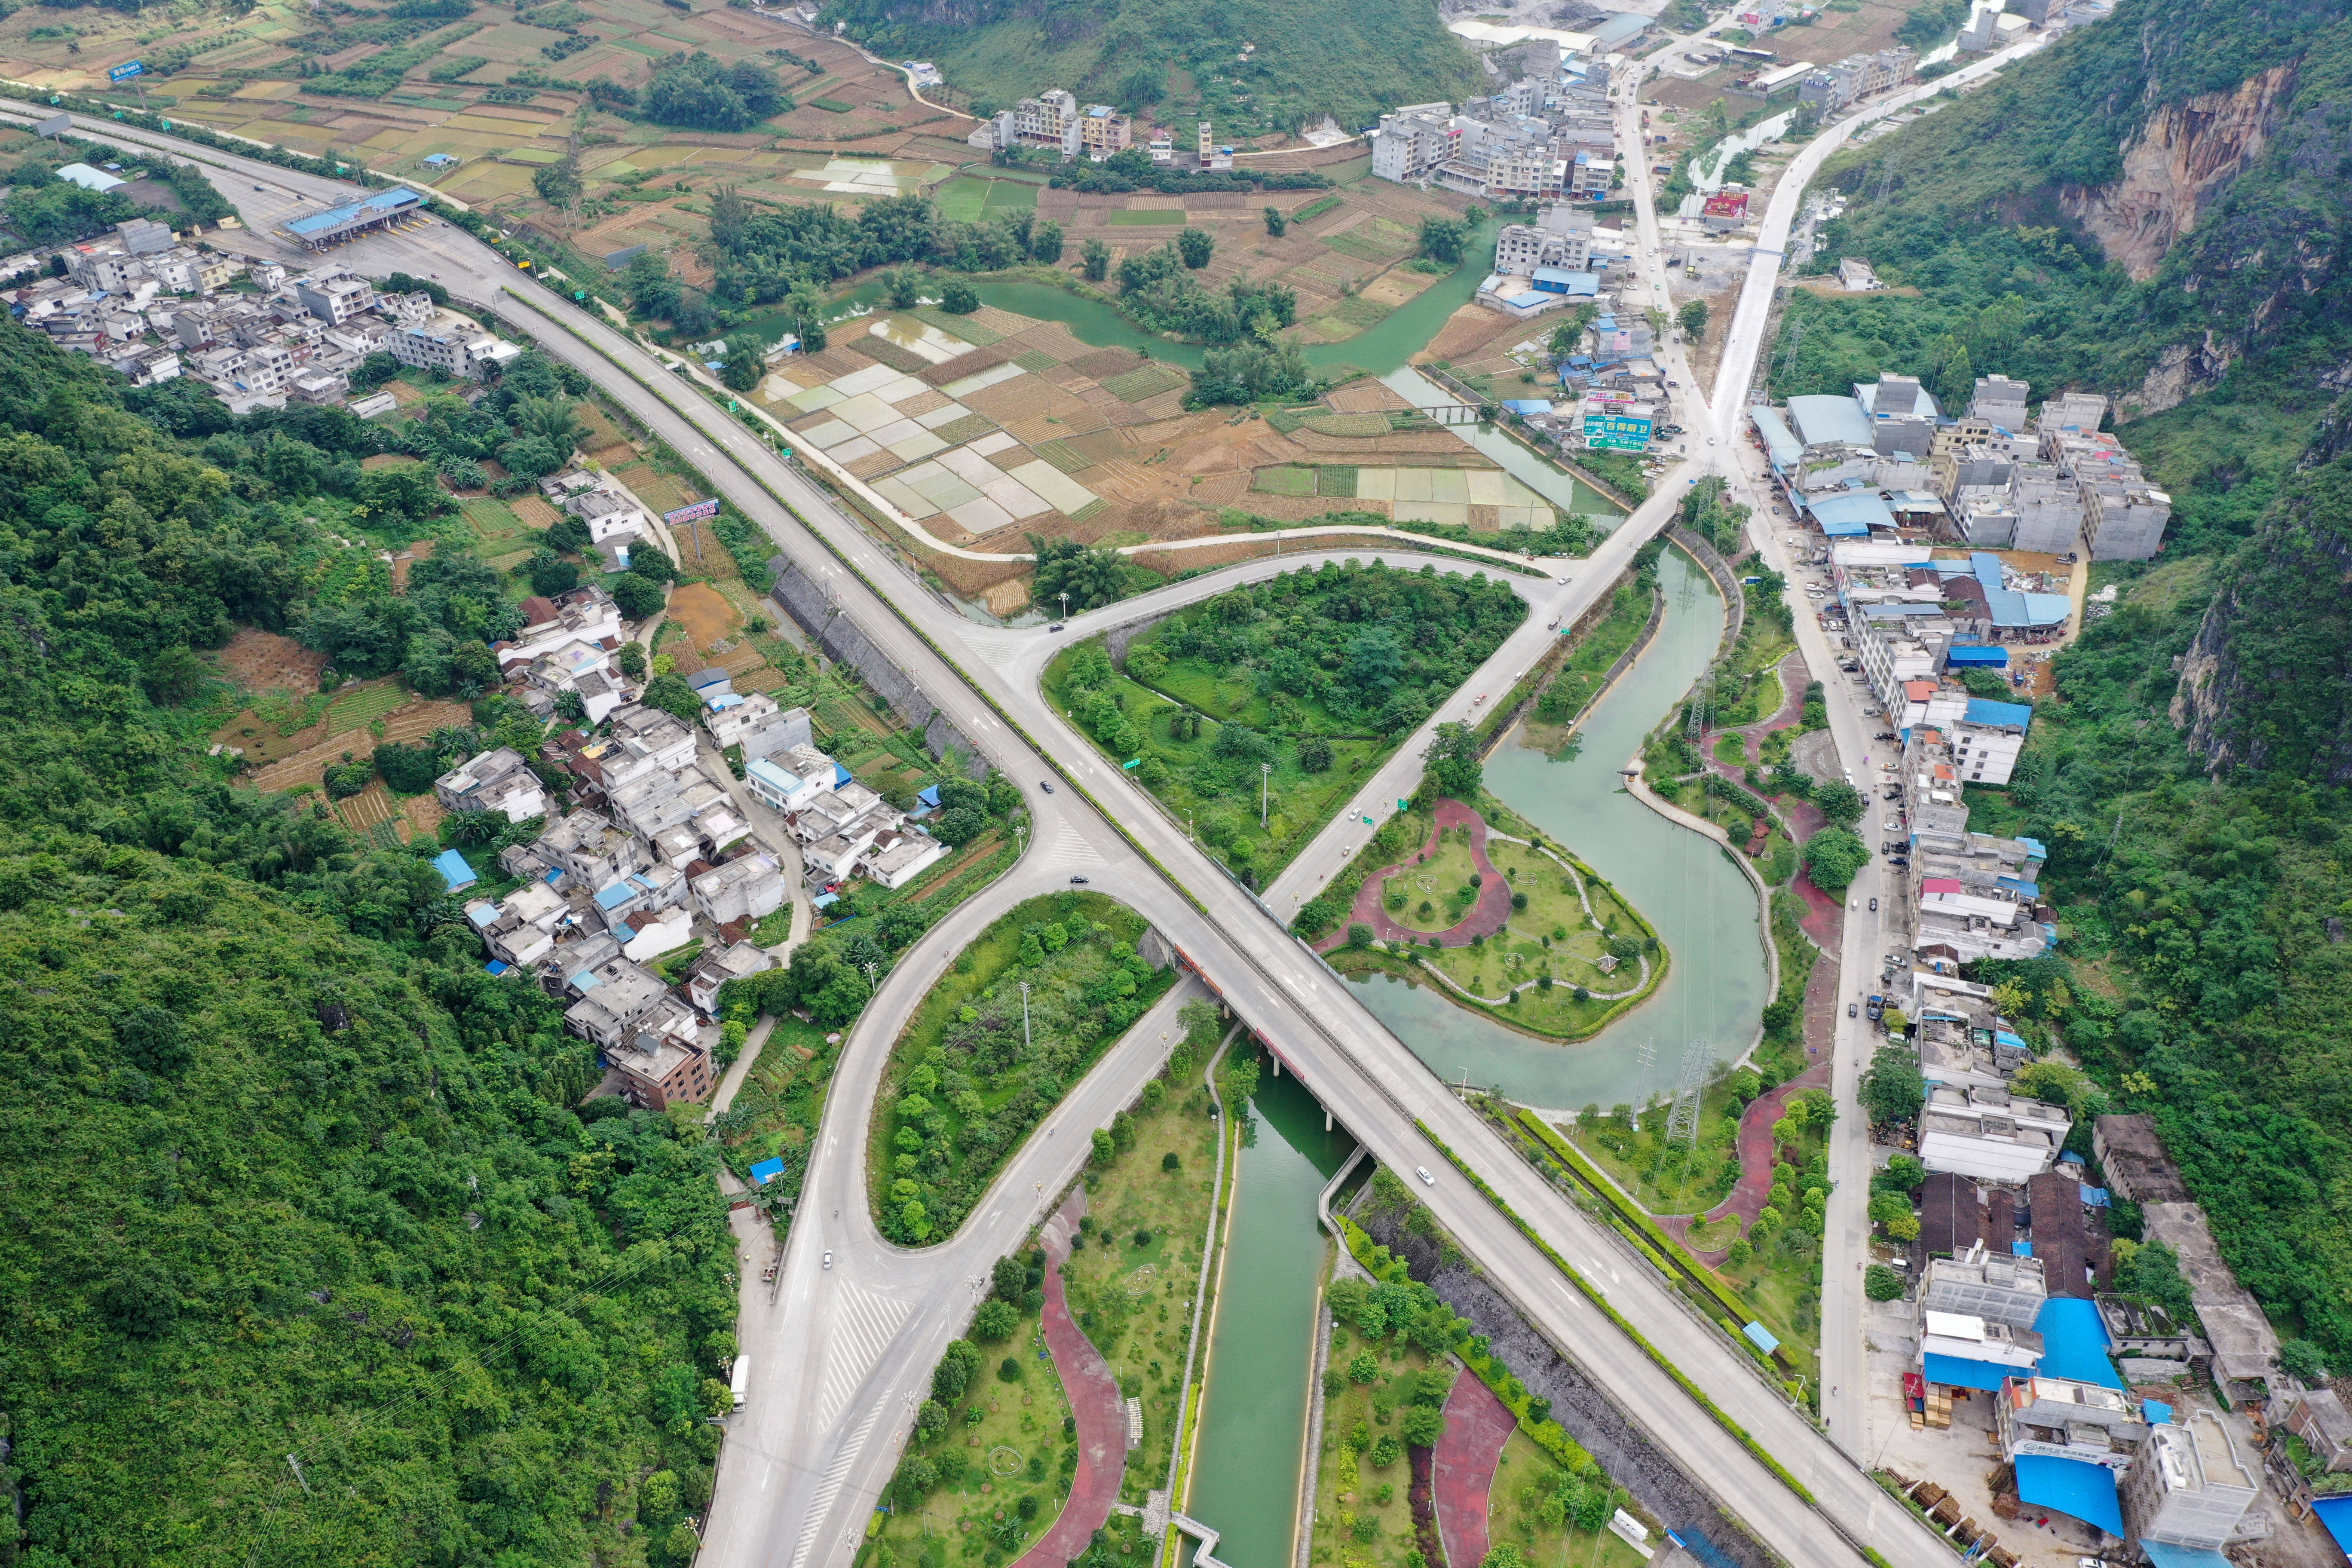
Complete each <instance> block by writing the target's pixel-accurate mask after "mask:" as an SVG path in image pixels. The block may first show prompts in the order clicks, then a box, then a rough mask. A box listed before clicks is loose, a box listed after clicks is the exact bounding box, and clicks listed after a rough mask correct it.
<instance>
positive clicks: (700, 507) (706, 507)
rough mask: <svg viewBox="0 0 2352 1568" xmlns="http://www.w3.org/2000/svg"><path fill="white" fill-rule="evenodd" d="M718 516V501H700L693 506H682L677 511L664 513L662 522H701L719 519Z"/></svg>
mask: <svg viewBox="0 0 2352 1568" xmlns="http://www.w3.org/2000/svg"><path fill="white" fill-rule="evenodd" d="M718 515H719V503H718V502H717V501H715V500H698V501H696V502H695V503H694V504H693V505H692V506H682V507H680V508H678V509H677V510H676V511H666V512H664V513H662V521H664V522H668V523H678V522H699V521H701V520H702V519H704V518H706V517H717V516H718Z"/></svg>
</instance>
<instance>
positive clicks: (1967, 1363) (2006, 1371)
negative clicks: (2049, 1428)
mask: <svg viewBox="0 0 2352 1568" xmlns="http://www.w3.org/2000/svg"><path fill="white" fill-rule="evenodd" d="M1926 1363H1927V1364H1926V1366H1925V1368H1924V1374H1925V1376H1926V1377H1927V1381H1928V1382H1929V1383H1940V1384H1946V1385H1947V1386H1948V1387H1952V1388H1974V1389H1980V1390H1982V1391H1983V1392H1984V1393H1987V1394H1999V1393H2000V1388H2001V1384H2004V1383H2007V1382H2008V1381H2009V1380H2010V1379H2011V1378H2012V1377H2024V1376H2026V1375H2028V1374H2027V1373H2025V1372H2023V1371H2022V1370H2021V1369H2020V1368H2017V1367H2013V1366H2002V1365H2000V1363H1996V1362H1989V1361H1972V1360H1970V1359H1969V1357H1967V1356H1958V1355H1935V1354H1932V1353H1931V1354H1929V1355H1928V1356H1927V1358H1926Z"/></svg>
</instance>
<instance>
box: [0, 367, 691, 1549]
mask: <svg viewBox="0 0 2352 1568" xmlns="http://www.w3.org/2000/svg"><path fill="white" fill-rule="evenodd" d="M175 385H177V384H167V386H166V387H165V388H158V389H154V391H153V392H152V393H151V392H133V391H130V390H128V389H126V388H125V386H124V384H123V383H122V382H121V380H120V379H119V378H117V377H115V376H114V375H112V374H110V373H108V372H106V371H105V370H103V369H100V367H98V366H96V365H95V364H93V363H91V362H89V361H88V360H85V359H82V358H79V357H78V356H74V355H69V354H64V353H58V351H56V350H54V349H53V348H51V347H50V346H49V345H48V344H47V342H42V341H40V340H39V338H38V337H37V334H33V333H30V332H27V331H24V330H23V329H21V328H19V327H16V326H14V325H8V324H0V470H5V474H6V478H7V482H6V483H5V485H0V562H5V574H0V663H5V668H6V670H7V672H8V677H9V679H8V688H9V693H10V698H9V701H8V702H7V704H6V705H5V711H0V955H5V956H0V964H5V973H7V974H8V975H9V976H10V977H11V978H12V980H14V981H15V983H16V984H15V986H14V989H13V991H12V994H11V999H10V1004H9V1006H8V1007H7V1009H6V1010H5V1014H0V1052H5V1060H6V1065H7V1069H8V1075H9V1079H10V1081H11V1084H12V1086H13V1088H14V1089H15V1092H14V1093H12V1094H11V1095H10V1096H9V1097H8V1101H7V1104H6V1106H5V1109H0V1160H4V1161H5V1165H6V1168H7V1171H8V1173H9V1179H8V1184H7V1188H6V1197H5V1209H0V1222H5V1226H6V1230H7V1234H8V1236H9V1238H10V1245H9V1247H7V1248H6V1249H5V1261H0V1312H5V1316H6V1320H7V1321H8V1322H9V1323H10V1325H11V1331H10V1332H9V1333H8V1335H7V1336H6V1349H5V1352H0V1410H5V1411H6V1413H7V1417H6V1418H7V1421H8V1428H9V1436H10V1439H11V1442H12V1444H13V1451H12V1453H11V1455H10V1458H9V1465H10V1471H9V1476H10V1479H11V1481H12V1483H13V1484H14V1486H15V1487H16V1488H17V1489H19V1492H20V1498H21V1508H22V1521H21V1526H19V1524H18V1522H17V1521H16V1518H15V1517H14V1516H12V1515H5V1514H0V1520H5V1525H0V1556H5V1558H6V1560H9V1561H16V1562H22V1563H39V1564H47V1565H49V1568H57V1565H59V1564H63V1563H90V1564H99V1563H125V1564H128V1563H158V1562H172V1563H188V1564H219V1565H221V1568H241V1565H243V1564H247V1563H292V1564H307V1563H319V1564H343V1563H362V1562H378V1563H433V1562H446V1563H465V1562H475V1563H491V1562H493V1561H499V1560H504V1561H509V1562H545V1563H579V1564H585V1563H589V1562H591V1561H595V1560H603V1561H608V1562H618V1561H622V1560H624V1558H626V1559H627V1560H630V1561H635V1560H638V1559H639V1558H640V1557H641V1558H642V1559H643V1560H644V1561H646V1562H647V1563H652V1564H656V1568H663V1565H667V1564H670V1563H683V1562H685V1561H686V1560H687V1559H688V1557H690V1555H691V1554H692V1552H693V1549H694V1541H693V1532H692V1531H691V1530H690V1529H688V1528H687V1527H686V1526H685V1523H684V1521H685V1516H686V1515H687V1514H688V1513H689V1512H692V1511H698V1510H699V1509H700V1507H701V1506H702V1504H703V1502H704V1500H706V1499H707V1497H708V1493H709V1485H710V1463H711V1460H712V1458H713V1457H714V1455H715V1453H716V1442H715V1438H716V1436H717V1433H716V1430H715V1428H712V1427H710V1426H705V1425H703V1417H704V1416H705V1415H708V1414H709V1413H710V1412H711V1411H712V1410H713V1409H714V1408H716V1407H717V1405H718V1402H719V1401H720V1400H721V1399H723V1397H724V1394H725V1389H724V1385H723V1384H721V1383H720V1382H719V1379H720V1378H722V1377H723V1375H724V1368H725V1366H726V1363H727V1360H728V1358H729V1357H730V1356H731V1354H732V1353H733V1339H732V1332H731V1323H732V1319H733V1312H734V1300H733V1287H732V1284H731V1273H732V1268H733V1258H732V1252H733V1248H732V1246H731V1244H730V1238H729V1237H728V1233H727V1228H726V1223H725V1215H724V1212H723V1208H722V1205H721V1200H720V1199H719V1195H718V1194H717V1191H716V1188H715V1187H714V1185H713V1184H712V1182H711V1180H710V1171H711V1168H712V1159H713V1155H712V1153H711V1152H709V1150H708V1149H707V1148H706V1147H705V1146H704V1145H703V1143H702V1142H701V1134H700V1131H699V1129H698V1126H697V1125H696V1123H695V1122H694V1121H692V1120H691V1119H690V1118H689V1117H687V1116H683V1115H681V1116H680V1117H678V1118H677V1119H671V1118H667V1117H657V1116H649V1115H644V1114H632V1113H630V1112H629V1111H628V1110H627V1109H626V1107H625V1106H624V1105H622V1104H621V1103H620V1102H619V1101H617V1100H599V1101H594V1102H592V1103H591V1104H590V1105H589V1106H588V1107H587V1108H585V1109H584V1110H580V1111H577V1112H575V1111H574V1110H572V1109H571V1108H572V1106H573V1105H574V1104H575V1103H576V1102H577V1101H578V1100H579V1099H580V1097H581V1096H583V1094H586V1093H587V1092H588V1091H589V1090H590V1089H593V1086H594V1084H595V1082H596V1069H595V1068H594V1065H593V1057H592V1055H591V1053H590V1052H589V1050H588V1049H587V1047H585V1046H584V1045H583V1043H582V1042H580V1041H578V1040H575V1039H572V1038H571V1037H568V1036H566V1035H565V1034H564V1033H563V1032H562V1020H561V1016H560V1015H559V1013H558V1012H557V1010H556V1008H555V1006H554V1005H552V1004H551V1003H550V1002H547V1001H545V1000H543V999H541V997H540V996H539V995H538V994H537V993H536V992H535V991H534V990H531V989H530V988H527V987H520V986H513V985H506V984H499V983H498V982H495V981H492V980H491V979H490V978H489V977H488V975H487V974H485V973H483V971H482V968H481V951H480V947H479V944H478V942H477V941H476V940H475V938H474V937H473V936H472V934H471V933H470V931H467V929H466V926H465V923H464V921H463V918H462V915H461V914H460V912H459V910H457V905H456V901H455V900H452V899H451V898H450V897H449V896H448V893H447V890H446V887H445V885H444V884H443V882H442V880H441V879H440V877H439V876H438V875H437V874H436V872H435V871H434V870H433V869H432V868H431V866H430V865H429V863H428V862H427V860H426V859H425V855H428V854H430V853H431V852H432V851H433V850H435V849H436V848H437V847H438V846H437V845H434V844H431V843H430V842H427V843H425V844H424V845H421V846H419V847H418V849H419V850H421V851H422V852H423V853H419V852H417V851H416V850H412V849H409V848H397V849H391V848H383V847H371V846H369V845H366V844H362V843H360V842H355V841H354V840H353V839H352V838H351V837H349V836H347V835H346V834H345V833H344V832H343V831H342V829H341V827H340V826H338V825H337V824H336V822H335V821H334V819H333V818H332V817H331V816H329V815H328V814H327V812H326V811H325V809H324V808H323V807H321V806H318V805H312V804H310V802H309V801H307V800H296V801H294V802H291V803H289V802H288V801H287V800H286V799H285V798H284V797H278V798H274V799H273V798H266V797H263V796H260V795H256V794H254V793H253V792H251V791H248V790H241V789H237V788H236V787H233V786H232V785H231V784H230V783H229V782H228V781H227V778H226V768H227V766H228V764H227V763H226V762H223V761H220V760H215V759H211V758H208V757H206V756H205V754H204V746H203V742H204V740H205V735H206V732H207V731H208V730H209V728H210V727H211V726H212V725H213V724H215V723H217V722H218V721H219V719H220V718H221V717H222V716H223V715H224V712H225V710H229V711H233V709H230V708H229V707H228V703H229V702H230V701H233V700H235V699H234V698H229V697H228V696H227V694H226V693H221V692H219V688H218V683H217V682H216V681H215V678H214V677H213V676H212V674H211V672H210V668H209V667H208V666H207V665H206V664H205V662H204V660H203V659H202V658H200V657H198V656H199V653H200V652H201V651H202V650H205V649H210V648H214V647H218V646H220V645H221V644H222V643H223V642H225V641H226V639H227V638H228V637H229V636H230V634H231V632H232V631H233V629H234V628H235V627H236V626H237V625H240V624H243V625H252V626H262V627H265V628H268V629H272V630H279V631H283V630H289V629H299V628H301V627H302V626H303V625H304V624H305V621H306V618H307V617H310V616H312V615H313V614H314V613H317V612H318V610H319V607H320V606H321V605H326V604H331V603H334V602H337V601H351V600H358V601H362V602H365V601H369V600H370V599H371V596H372V595H383V596H388V595H386V594H385V590H384V588H383V585H382V584H381V583H380V582H379V581H378V579H377V578H376V576H375V575H374V574H375V571H376V568H377V567H378V565H379V563H377V562H376V561H375V559H374V555H373V550H374V545H373V543H372V542H369V543H362V544H359V545H345V544H343V543H341V542H338V541H337V540H336V539H335V538H334V537H332V535H331V533H330V529H332V530H334V531H337V532H341V533H342V534H343V535H344V537H346V538H358V539H362V540H365V539H367V537H368V535H367V528H368V525H369V524H370V523H371V522H372V521H376V519H375V518H374V517H373V515H372V514H370V513H368V512H366V511H363V510H362V505H363V504H364V503H360V502H356V501H354V500H352V499H351V498H349V497H347V496H345V495H341V494H338V493H335V492H334V491H332V490H328V489H321V488H320V486H321V484H322V483H324V482H327V480H328V479H332V476H336V475H341V474H345V473H348V474H351V475H356V474H357V473H358V468H357V464H356V461H354V460H352V458H350V457H349V456H348V454H349V453H350V452H352V451H355V450H358V449H359V448H358V447H355V446H352V444H351V443H354V442H356V441H357V440H358V439H359V437H358V432H364V431H366V430H367V429H368V427H367V426H363V425H361V424H360V422H358V421H356V420H352V419H350V417H349V416H347V415H344V414H342V413H341V411H339V410H331V409H316V408H308V409H299V410H297V409H289V410H287V411H286V412H285V413H284V414H278V415H265V416H254V417H252V418H247V419H234V418H231V417H230V416H227V414H226V411H225V410H223V409H222V408H221V406H220V405H219V404H218V403H217V402H216V401H215V400H213V399H211V398H210V397H202V398H184V397H182V396H181V395H178V394H176V393H173V392H172V391H171V390H170V388H171V387H172V386H175ZM192 423H194V424H196V425H197V426H198V429H197V430H196V431H191V430H190V429H189V426H190V425H191V424H192ZM316 443H324V445H320V444H316ZM370 449H371V450H372V449H373V448H370ZM345 464H348V465H349V467H348V469H346V468H344V465H345ZM371 472H373V471H371ZM322 476H325V477H326V478H322ZM332 482H334V483H338V484H340V483H341V479H332ZM352 483H353V484H354V485H355V486H356V485H357V484H358V483H359V480H357V479H353V480H352ZM362 493H363V492H362ZM312 519H318V520H320V521H315V522H314V521H311V520H312ZM394 521H397V520H394ZM420 597H423V596H420ZM441 613H442V612H441V611H435V612H433V614H434V615H436V616H437V615H439V614H441ZM475 636H476V639H477V646H478V636H479V634H478V633H477V634H475ZM216 694H218V695H220V696H221V697H222V698H223V699H224V700H221V701H215V695H216ZM289 1451H290V1452H292V1453H293V1454H294V1455H295V1457H296V1460H297V1463H298V1464H299V1467H300V1468H301V1472H302V1475H301V1479H299V1480H298V1479H297V1478H296V1476H295V1474H294V1471H293V1468H291V1467H289V1464H288V1463H287V1459H286V1456H287V1454H288V1453H289ZM305 1483H307V1489H306V1485H305Z"/></svg>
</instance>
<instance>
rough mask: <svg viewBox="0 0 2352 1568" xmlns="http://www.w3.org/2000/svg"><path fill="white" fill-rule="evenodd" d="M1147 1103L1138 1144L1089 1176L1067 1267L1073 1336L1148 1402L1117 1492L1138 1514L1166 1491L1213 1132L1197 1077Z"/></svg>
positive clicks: (1134, 1127) (1208, 1194) (1131, 1393)
mask: <svg viewBox="0 0 2352 1568" xmlns="http://www.w3.org/2000/svg"><path fill="white" fill-rule="evenodd" d="M1155 1087H1157V1086H1156V1085H1155ZM1154 1098H1158V1099H1159V1103H1158V1104H1156V1105H1145V1106H1143V1108H1141V1109H1139V1110H1136V1111H1134V1112H1133V1113H1132V1114H1131V1120H1130V1121H1129V1131H1130V1133H1131V1135H1132V1137H1133V1140H1134V1142H1133V1145H1132V1146H1131V1147H1130V1148H1129V1149H1128V1151H1127V1152H1124V1153H1122V1154H1120V1155H1119V1156H1118V1159H1116V1160H1114V1161H1113V1162H1112V1163H1110V1165H1109V1166H1108V1167H1107V1168H1105V1169H1103V1170H1099V1171H1096V1172H1094V1173H1090V1174H1088V1176H1087V1218H1086V1221H1085V1234H1084V1235H1083V1237H1081V1238H1080V1239H1081V1241H1082V1242H1083V1246H1082V1247H1080V1248H1079V1249H1078V1250H1077V1251H1076V1252H1075V1253H1073V1254H1072V1256H1071V1258H1070V1261H1069V1263H1068V1265H1067V1266H1066V1268H1064V1269H1063V1279H1065V1280H1066V1282H1067V1285H1068V1289H1069V1297H1070V1310H1072V1311H1073V1312H1075V1313H1076V1315H1077V1320H1078V1326H1079V1327H1080V1328H1082V1329H1084V1330H1085V1331H1086V1332H1087V1338H1088V1339H1090V1340H1092V1341H1093V1342H1094V1343H1095V1348H1096V1349H1097V1350H1098V1351H1100V1352H1102V1353H1103V1357H1104V1359H1105V1360H1106V1361H1108V1362H1109V1363H1110V1369H1111V1373H1112V1375H1114V1376H1115V1377H1117V1378H1118V1386H1119V1392H1120V1394H1123V1395H1124V1396H1125V1397H1127V1398H1129V1399H1139V1400H1141V1401H1142V1402H1143V1444H1142V1446H1141V1447H1138V1448H1131V1449H1129V1451H1128V1456H1127V1480H1126V1484H1125V1486H1124V1488H1123V1489H1122V1492H1121V1496H1122V1497H1123V1498H1124V1500H1126V1501H1128V1502H1131V1503H1136V1504H1140V1503H1141V1502H1142V1501H1143V1498H1144V1494H1145V1493H1146V1492H1147V1491H1149V1490H1150V1489H1152V1488H1154V1487H1160V1486H1165V1485H1166V1484H1167V1481H1168V1457H1169V1452H1170V1449H1171V1446H1172V1445H1173V1444H1174V1442H1175V1440H1176V1420H1177V1414H1178V1413H1177V1409H1176V1400H1177V1395H1178V1394H1179V1393H1180V1392H1181V1389H1182V1387H1183V1382H1184V1353H1185V1350H1186V1348H1187V1344H1188V1336H1189V1335H1190V1333H1191V1331H1192V1299H1193V1295H1194V1292H1195V1289H1196V1288H1197V1286H1198V1285H1199V1283H1200V1279H1201V1266H1202V1252H1201V1240H1202V1235H1203V1233H1204V1232H1205V1231H1206V1229H1207V1226H1208V1223H1209V1205H1210V1204H1211V1203H1212V1202H1213V1201H1214V1198H1215V1194H1214V1193H1213V1191H1212V1190H1211V1187H1212V1184H1213V1183H1214V1181H1215V1179H1216V1171H1217V1151H1216V1136H1217V1130H1218V1126H1219V1124H1218V1123H1217V1122H1215V1121H1211V1120H1210V1118H1209V1114H1208V1105H1209V1101H1208V1091H1207V1090H1206V1089H1202V1087H1201V1081H1200V1075H1199V1073H1198V1072H1197V1071H1195V1072H1191V1073H1188V1074H1186V1075H1185V1077H1184V1079H1182V1080H1181V1081H1180V1082H1178V1083H1176V1084H1174V1085H1173V1086H1171V1087H1170V1088H1169V1089H1167V1090H1166V1091H1165V1093H1164V1097H1161V1096H1155V1095H1153V1094H1152V1093H1151V1092H1150V1090H1147V1091H1146V1095H1145V1099H1146V1100H1151V1099H1154ZM1171 1154H1172V1155H1174V1156H1175V1157H1176V1165H1175V1168H1173V1169H1171V1168H1169V1165H1168V1157H1169V1156H1170V1155H1171ZM1138 1237H1148V1238H1149V1239H1146V1240H1138V1239H1137V1238H1138Z"/></svg>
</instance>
